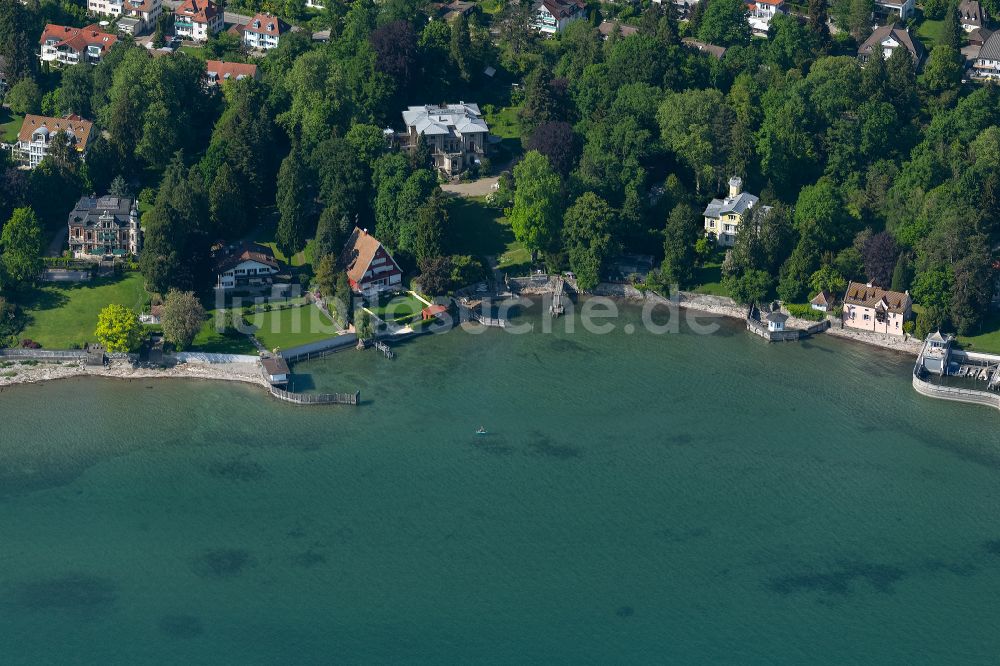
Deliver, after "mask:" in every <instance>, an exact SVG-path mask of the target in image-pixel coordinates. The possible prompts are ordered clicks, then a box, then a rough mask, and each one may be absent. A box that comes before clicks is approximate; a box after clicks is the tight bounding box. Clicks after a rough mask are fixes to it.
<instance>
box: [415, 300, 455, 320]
mask: <svg viewBox="0 0 1000 666" xmlns="http://www.w3.org/2000/svg"><path fill="white" fill-rule="evenodd" d="M447 311H448V308H446V307H445V306H443V305H441V304H437V305H429V306H427V307H426V308H424V309H423V310H421V311H420V316H421V317H422V318H423V320H424V321H427V320H428V319H436V318H438V317H440V316H441V315H443V314H444V313H445V312H447Z"/></svg>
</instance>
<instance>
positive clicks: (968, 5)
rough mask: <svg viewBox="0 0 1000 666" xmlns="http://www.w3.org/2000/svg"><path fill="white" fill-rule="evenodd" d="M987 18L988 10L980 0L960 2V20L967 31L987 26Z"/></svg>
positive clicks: (963, 0)
mask: <svg viewBox="0 0 1000 666" xmlns="http://www.w3.org/2000/svg"><path fill="white" fill-rule="evenodd" d="M987 20H988V19H987V16H986V10H985V9H983V6H982V5H981V4H980V3H979V0H962V2H960V3H958V22H959V23H961V24H962V29H963V30H965V31H966V32H972V31H973V30H978V29H979V28H985V27H986V23H987Z"/></svg>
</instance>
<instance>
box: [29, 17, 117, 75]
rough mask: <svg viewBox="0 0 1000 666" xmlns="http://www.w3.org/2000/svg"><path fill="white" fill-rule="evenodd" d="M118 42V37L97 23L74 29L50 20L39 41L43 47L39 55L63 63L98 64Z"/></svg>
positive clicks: (47, 59)
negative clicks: (102, 28)
mask: <svg viewBox="0 0 1000 666" xmlns="http://www.w3.org/2000/svg"><path fill="white" fill-rule="evenodd" d="M117 41H118V37H116V36H115V35H111V34H108V33H106V32H104V31H103V30H101V28H100V26H97V25H88V26H87V27H86V28H71V27H69V26H66V25H56V24H54V23H49V24H48V25H46V26H45V30H43V31H42V36H41V38H40V39H39V40H38V43H39V45H40V47H41V48H40V49H39V57H40V58H41V60H42V62H58V63H62V64H63V65H75V64H77V63H81V62H86V63H90V64H91V65H96V64H97V63H99V62H100V61H101V58H103V57H104V56H106V55H107V54H108V51H110V50H111V47H112V46H114V45H115V43H116V42H117Z"/></svg>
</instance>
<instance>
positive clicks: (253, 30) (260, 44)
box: [230, 12, 291, 51]
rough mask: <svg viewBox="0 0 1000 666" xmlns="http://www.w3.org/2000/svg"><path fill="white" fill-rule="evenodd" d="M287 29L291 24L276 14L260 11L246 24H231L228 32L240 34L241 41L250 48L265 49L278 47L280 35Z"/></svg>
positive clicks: (289, 28)
mask: <svg viewBox="0 0 1000 666" xmlns="http://www.w3.org/2000/svg"><path fill="white" fill-rule="evenodd" d="M289 30H291V26H289V25H288V24H287V23H285V22H284V21H282V20H281V19H280V18H278V17H277V16H272V15H271V14H268V13H265V12H261V13H259V14H256V15H254V17H253V18H252V19H250V22H249V23H247V24H246V25H241V26H233V27H232V28H231V29H230V32H233V33H235V34H237V35H240V39H241V41H242V42H243V43H244V44H245V45H247V46H249V47H250V48H252V49H260V50H264V51H266V50H268V49H275V48H278V42H279V41H280V40H281V36H282V35H283V34H285V33H286V32H288V31H289Z"/></svg>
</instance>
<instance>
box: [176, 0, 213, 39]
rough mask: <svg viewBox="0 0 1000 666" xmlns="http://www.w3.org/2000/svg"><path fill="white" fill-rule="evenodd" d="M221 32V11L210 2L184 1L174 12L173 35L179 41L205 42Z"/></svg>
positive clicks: (201, 0)
mask: <svg viewBox="0 0 1000 666" xmlns="http://www.w3.org/2000/svg"><path fill="white" fill-rule="evenodd" d="M220 30H222V11H221V10H220V9H219V7H218V5H216V4H215V3H214V2H212V1H211V0H184V2H182V3H181V4H180V5H179V6H178V7H177V9H175V10H174V34H175V35H177V37H179V38H180V39H190V40H192V41H195V42H206V41H208V38H209V37H211V36H212V35H214V34H215V33H217V32H219V31H220Z"/></svg>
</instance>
